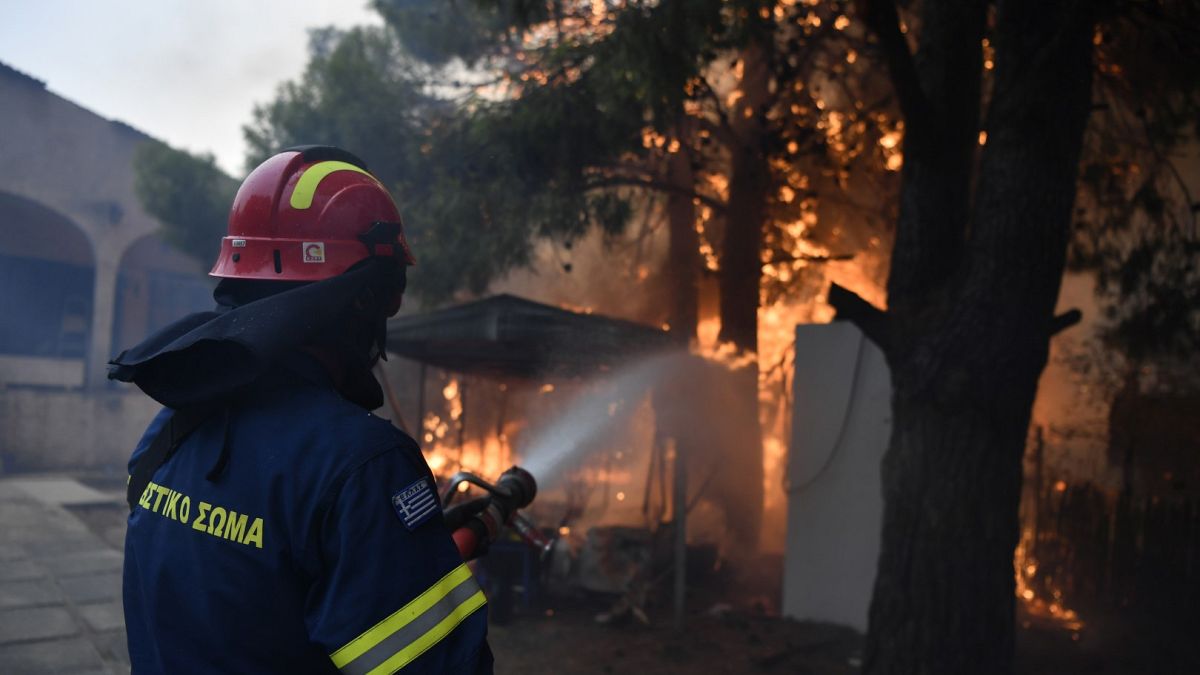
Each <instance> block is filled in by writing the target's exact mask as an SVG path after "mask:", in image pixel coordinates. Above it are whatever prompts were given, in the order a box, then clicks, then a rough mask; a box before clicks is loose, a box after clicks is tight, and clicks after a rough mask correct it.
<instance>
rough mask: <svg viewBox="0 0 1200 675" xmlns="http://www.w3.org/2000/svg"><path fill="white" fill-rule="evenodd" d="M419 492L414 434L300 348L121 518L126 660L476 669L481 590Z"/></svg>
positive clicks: (262, 669)
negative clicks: (365, 405) (301, 355)
mask: <svg viewBox="0 0 1200 675" xmlns="http://www.w3.org/2000/svg"><path fill="white" fill-rule="evenodd" d="M170 414H171V412H170V411H169V410H164V411H163V412H162V413H160V414H159V415H158V417H157V418H155V420H154V421H153V422H152V423H151V424H150V427H149V428H148V429H147V430H146V434H145V436H144V437H143V438H142V441H141V442H140V443H139V444H138V448H137V450H136V451H135V452H134V454H133V458H132V459H131V460H130V467H131V472H132V466H133V465H134V464H135V463H136V462H137V460H138V458H139V456H140V455H141V454H142V453H144V452H145V451H146V448H147V447H148V446H149V444H150V441H151V440H153V438H154V436H155V435H156V434H157V433H158V431H159V429H160V428H161V427H162V425H163V424H164V423H165V421H166V420H167V419H168V417H169V416H170ZM223 451H224V453H225V462H224V463H222V452H223ZM214 468H215V469H216V471H214ZM210 474H211V478H210V477H209V475H210ZM431 498H432V499H436V487H435V486H434V484H433V477H432V475H431V474H430V471H429V468H428V466H427V465H426V464H425V461H424V458H423V457H422V455H421V452H420V450H419V449H418V448H417V445H416V443H414V442H413V440H412V439H411V438H409V437H408V436H407V435H405V434H404V433H402V432H401V431H399V430H398V429H396V428H395V427H393V426H392V425H391V424H390V423H389V422H387V421H386V420H383V419H380V418H377V417H375V416H373V415H371V414H370V413H368V412H366V411H365V410H363V409H362V408H360V407H359V406H357V405H355V404H353V403H350V402H349V401H346V400H345V399H343V398H342V397H340V396H339V395H338V394H337V392H336V391H335V390H334V389H333V387H332V386H331V384H330V382H329V381H328V379H327V378H326V377H325V375H324V373H323V372H322V371H320V369H319V368H318V367H316V364H315V362H306V363H303V364H298V365H297V367H296V369H295V370H294V371H281V372H275V373H273V374H271V375H270V376H268V377H267V378H266V379H265V380H264V381H263V382H260V383H259V385H258V386H257V387H256V389H255V390H254V391H253V393H252V394H251V395H249V396H243V397H242V398H241V399H240V400H239V401H238V402H237V403H236V404H235V405H233V406H232V408H231V412H230V414H229V416H228V417H227V418H226V417H224V416H221V415H218V416H215V417H214V418H212V419H209V420H208V421H206V422H205V423H204V424H203V425H202V426H200V427H199V428H198V429H197V430H196V431H195V432H193V433H192V434H191V435H190V436H189V437H188V438H187V439H186V440H185V441H184V442H183V443H182V445H181V446H180V448H179V450H178V451H177V452H175V453H174V455H172V456H171V457H170V458H169V459H168V460H167V461H166V462H165V463H164V464H163V466H162V467H161V468H159V469H158V471H157V472H156V473H155V474H154V477H153V482H152V483H151V484H150V486H149V487H148V488H147V489H146V491H145V493H143V495H142V498H141V500H140V501H139V503H138V506H137V507H136V508H135V509H134V511H133V513H132V514H131V515H130V517H129V529H128V533H127V535H126V539H125V579H124V582H125V583H124V601H125V619H126V626H127V630H128V635H129V653H130V659H131V661H132V664H133V672H134V673H135V675H140V674H142V673H146V674H149V673H170V674H171V675H177V674H185V673H337V672H339V670H340V672H345V673H368V672H370V673H375V672H383V673H391V672H396V671H400V672H403V673H410V672H415V673H490V672H491V670H492V656H491V652H490V650H489V649H488V645H487V640H486V634H487V619H486V608H485V607H484V597H483V593H482V591H480V590H479V587H478V585H476V583H475V579H474V578H473V576H472V575H471V571H470V570H469V569H468V568H467V567H466V566H465V565H464V564H463V561H462V559H461V557H460V556H459V554H458V551H457V549H456V548H455V546H454V543H453V542H452V541H451V539H450V536H449V533H448V532H447V530H446V527H445V525H444V523H443V521H442V515H441V510H440V508H437V504H436V502H431ZM431 504H432V506H431Z"/></svg>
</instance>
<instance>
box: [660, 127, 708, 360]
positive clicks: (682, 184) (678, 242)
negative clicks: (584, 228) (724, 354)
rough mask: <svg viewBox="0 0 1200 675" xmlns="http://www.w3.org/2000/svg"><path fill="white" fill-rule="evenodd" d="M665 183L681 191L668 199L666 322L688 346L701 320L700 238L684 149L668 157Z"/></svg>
mask: <svg viewBox="0 0 1200 675" xmlns="http://www.w3.org/2000/svg"><path fill="white" fill-rule="evenodd" d="M687 124H688V122H687V120H684V121H683V122H681V123H680V129H679V131H678V133H677V138H687V137H688V135H689V132H688V130H687V129H686V126H687ZM668 162H669V163H668V165H667V181H668V182H669V183H670V184H671V185H673V186H675V187H677V188H680V189H679V190H677V191H674V192H671V193H670V194H669V195H668V196H667V233H668V243H667V264H666V272H667V283H668V284H669V286H670V293H671V295H670V298H671V302H670V304H671V306H670V309H669V310H668V311H669V313H668V314H667V323H668V324H670V326H671V334H672V335H674V336H676V337H677V338H678V339H679V341H680V342H682V343H683V344H685V345H686V344H687V343H688V342H690V341H691V340H693V339H695V337H696V325H697V324H698V323H699V320H700V288H699V281H700V235H699V234H698V233H697V232H696V205H695V204H693V203H692V197H691V195H690V194H689V193H690V192H691V191H692V190H695V189H696V177H695V172H694V171H692V160H691V155H690V154H689V153H688V151H687V150H686V149H685V148H680V150H679V151H678V152H676V153H674V154H672V155H671V156H670V158H669V159H668Z"/></svg>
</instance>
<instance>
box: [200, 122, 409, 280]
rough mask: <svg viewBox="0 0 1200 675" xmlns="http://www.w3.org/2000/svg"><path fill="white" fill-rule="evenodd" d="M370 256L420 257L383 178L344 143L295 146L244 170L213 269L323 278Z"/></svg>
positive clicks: (238, 274) (217, 273)
mask: <svg viewBox="0 0 1200 675" xmlns="http://www.w3.org/2000/svg"><path fill="white" fill-rule="evenodd" d="M371 256H392V257H395V258H396V259H397V260H398V261H399V262H401V263H403V264H405V265H411V264H413V263H414V262H415V260H414V259H413V257H412V253H411V252H410V251H409V248H408V242H407V241H405V239H404V230H403V227H402V226H401V223H400V213H399V212H398V211H397V210H396V204H395V202H393V201H392V198H391V195H389V194H388V191H387V189H386V188H384V187H383V185H382V184H380V182H379V180H378V179H376V178H375V177H374V176H372V175H371V174H370V173H367V166H366V164H364V163H363V161H362V160H360V159H359V158H357V157H355V156H354V155H352V154H350V153H348V152H346V151H344V150H339V149H338V148H331V147H325V146H303V147H297V148H289V149H287V150H284V151H283V152H281V153H279V154H277V155H275V156H274V157H271V158H270V159H268V160H267V161H265V162H263V163H262V164H260V165H259V166H258V168H256V169H255V170H254V171H251V172H250V175H249V176H246V180H245V181H244V182H243V183H242V187H241V188H239V189H238V193H237V196H236V197H234V199H233V208H232V209H231V210H230V212H229V236H227V237H225V238H224V239H222V240H221V253H220V255H218V256H217V263H216V264H215V265H213V268H212V272H210V273H209V274H211V275H212V276H214V277H223V278H231V279H268V280H274V281H319V280H321V279H328V278H330V277H334V276H337V275H339V274H341V273H343V272H345V271H346V270H348V269H349V268H350V267H351V266H353V265H354V264H355V263H357V262H359V261H361V260H364V259H366V258H368V257H371Z"/></svg>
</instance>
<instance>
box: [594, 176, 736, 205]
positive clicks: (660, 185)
mask: <svg viewBox="0 0 1200 675" xmlns="http://www.w3.org/2000/svg"><path fill="white" fill-rule="evenodd" d="M610 187H640V188H645V189H647V190H657V191H659V192H668V193H673V194H682V195H687V196H689V197H691V198H693V199H697V200H699V201H700V203H701V204H704V205H705V206H708V207H710V208H711V209H712V210H713V211H715V212H717V213H721V214H723V213H725V210H726V207H725V203H724V202H722V201H721V200H719V199H714V198H712V197H709V196H708V195H704V194H700V193H699V192H696V191H695V190H689V189H688V188H685V187H682V186H679V185H672V184H671V183H668V182H667V181H665V180H662V179H660V178H653V177H649V176H606V177H603V178H594V179H592V180H589V181H588V182H587V183H586V184H585V185H584V189H585V190H600V189H603V188H610Z"/></svg>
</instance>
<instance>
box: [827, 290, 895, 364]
mask: <svg viewBox="0 0 1200 675" xmlns="http://www.w3.org/2000/svg"><path fill="white" fill-rule="evenodd" d="M827 297H828V302H829V306H830V307H833V308H834V310H836V311H837V314H835V315H834V317H833V320H834V321H843V320H844V321H849V322H850V323H852V324H854V325H855V326H858V329H859V330H861V331H862V332H863V335H866V336H867V337H868V338H869V339H870V340H871V342H874V343H875V345H876V346H877V347H879V348H880V349H881V350H883V353H885V354H886V353H887V352H888V349H889V348H890V346H891V337H890V335H889V333H890V330H889V328H888V314H887V312H885V311H883V310H881V309H879V308H877V307H876V306H875V305H872V304H871V303H869V302H867V301H866V300H863V299H862V298H861V297H859V296H858V294H857V293H855V292H854V291H851V290H849V289H846V288H843V287H841V286H838V285H837V284H829V294H828V296H827Z"/></svg>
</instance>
